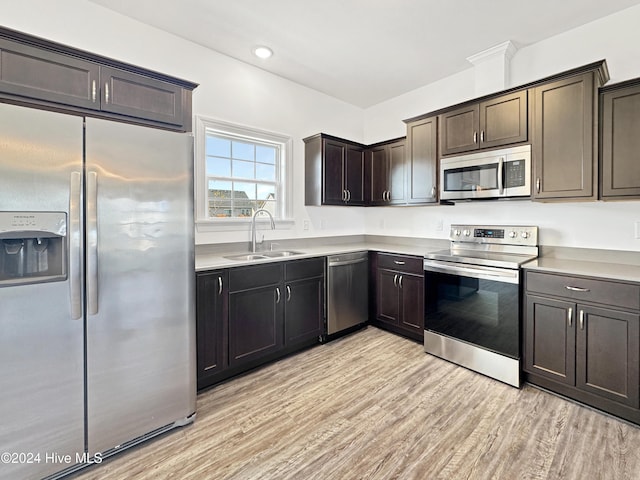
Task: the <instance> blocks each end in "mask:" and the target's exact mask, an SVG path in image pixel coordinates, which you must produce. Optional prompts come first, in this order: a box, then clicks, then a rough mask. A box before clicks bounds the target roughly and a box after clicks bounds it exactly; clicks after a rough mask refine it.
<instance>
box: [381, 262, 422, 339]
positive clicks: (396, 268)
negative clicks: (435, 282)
mask: <svg viewBox="0 0 640 480" xmlns="http://www.w3.org/2000/svg"><path fill="white" fill-rule="evenodd" d="M370 265H371V279H372V283H373V285H372V288H371V289H370V291H371V292H375V293H374V299H373V302H372V306H373V309H372V311H374V312H375V317H374V319H372V320H373V322H372V323H374V324H375V325H377V326H381V327H383V328H387V329H390V330H392V331H394V332H396V333H401V334H403V335H406V336H408V337H410V338H414V339H416V340H422V339H423V338H424V273H423V268H424V267H423V264H422V257H412V256H406V255H395V254H387V253H374V254H372V259H371V262H370Z"/></svg>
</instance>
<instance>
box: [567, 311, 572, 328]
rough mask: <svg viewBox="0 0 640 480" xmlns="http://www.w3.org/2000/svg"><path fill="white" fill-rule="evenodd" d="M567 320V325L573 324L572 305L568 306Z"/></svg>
mask: <svg viewBox="0 0 640 480" xmlns="http://www.w3.org/2000/svg"><path fill="white" fill-rule="evenodd" d="M567 320H568V321H569V326H571V325H572V324H573V307H569V310H567Z"/></svg>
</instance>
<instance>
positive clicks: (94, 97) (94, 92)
mask: <svg viewBox="0 0 640 480" xmlns="http://www.w3.org/2000/svg"><path fill="white" fill-rule="evenodd" d="M91 101H92V102H93V103H96V81H95V80H93V81H92V82H91Z"/></svg>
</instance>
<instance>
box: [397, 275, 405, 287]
mask: <svg viewBox="0 0 640 480" xmlns="http://www.w3.org/2000/svg"><path fill="white" fill-rule="evenodd" d="M402 277H404V275H400V278H398V286H399V287H400V288H402Z"/></svg>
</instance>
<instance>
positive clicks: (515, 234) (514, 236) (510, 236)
mask: <svg viewBox="0 0 640 480" xmlns="http://www.w3.org/2000/svg"><path fill="white" fill-rule="evenodd" d="M517 236H518V233H517V232H515V231H513V230H511V231H510V232H509V238H516V237H517Z"/></svg>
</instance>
